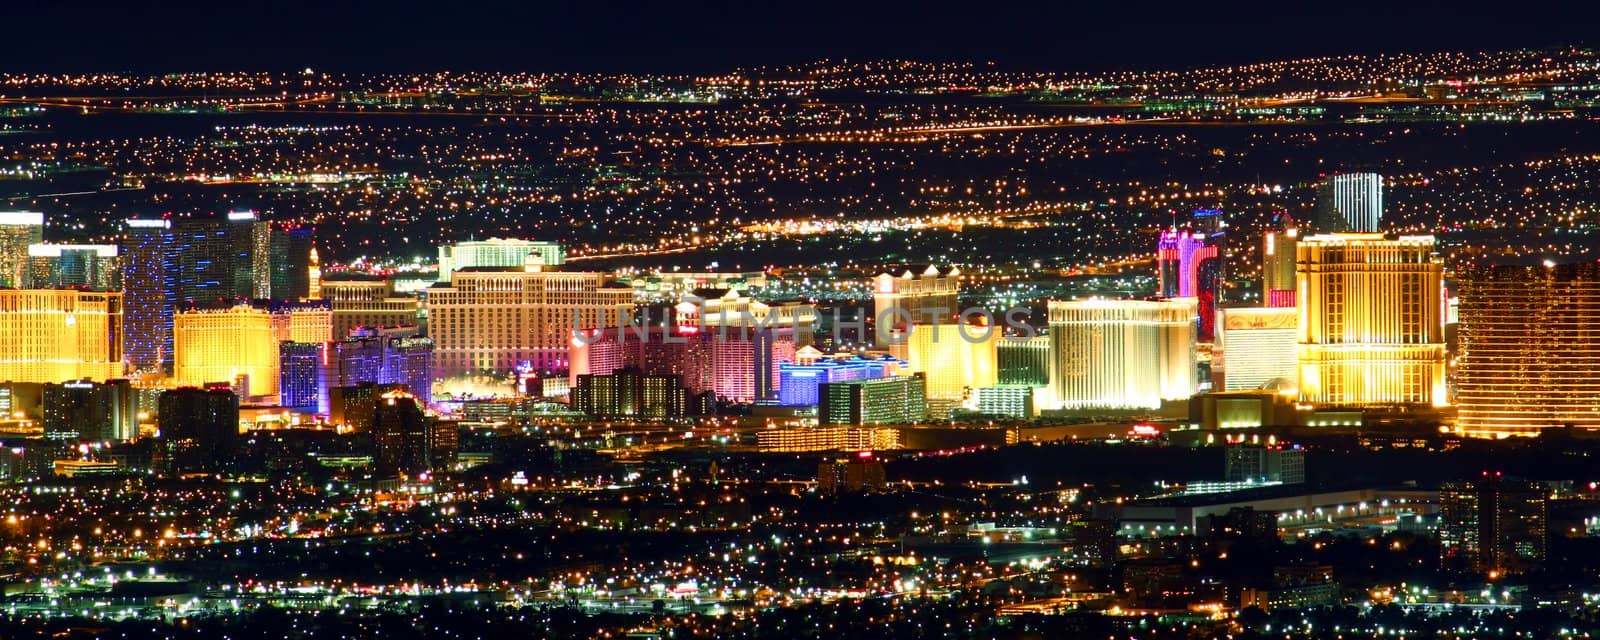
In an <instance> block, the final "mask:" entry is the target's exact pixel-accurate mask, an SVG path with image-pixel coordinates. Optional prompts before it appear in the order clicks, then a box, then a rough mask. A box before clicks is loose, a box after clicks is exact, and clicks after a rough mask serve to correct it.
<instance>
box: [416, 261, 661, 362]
mask: <svg viewBox="0 0 1600 640" xmlns="http://www.w3.org/2000/svg"><path fill="white" fill-rule="evenodd" d="M536 257H537V256H536V255H535V256H530V258H529V261H528V264H527V265H526V266H524V267H522V268H520V269H515V268H503V267H469V268H465V269H456V270H454V271H451V272H450V282H449V284H448V285H434V286H433V287H430V288H429V289H428V291H427V300H426V304H425V308H426V309H427V312H428V334H429V336H430V337H432V338H433V344H434V351H433V356H434V359H433V370H434V375H435V376H438V377H451V376H458V375H463V374H470V373H491V372H492V373H508V372H511V371H516V370H518V369H528V370H532V371H558V370H565V369H566V368H567V350H568V349H569V348H570V347H571V345H572V341H573V339H574V333H573V330H574V329H592V328H597V327H615V326H617V323H618V321H619V320H618V319H619V317H628V318H631V317H632V316H633V288H632V287H627V286H621V285H616V284H614V283H612V282H610V281H609V280H608V279H607V277H606V275H605V274H602V273H583V272H564V271H546V270H545V268H544V267H543V265H542V264H540V263H539V262H538V260H536V259H535V258H536Z"/></svg>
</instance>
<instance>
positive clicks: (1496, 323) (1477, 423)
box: [1456, 262, 1600, 435]
mask: <svg viewBox="0 0 1600 640" xmlns="http://www.w3.org/2000/svg"><path fill="white" fill-rule="evenodd" d="M1457 285H1458V293H1459V296H1460V301H1461V302H1460V318H1461V319H1460V324H1458V325H1457V327H1458V328H1457V336H1458V340H1459V342H1460V356H1459V358H1457V360H1456V408H1457V423H1456V424H1457V426H1458V427H1459V428H1460V429H1461V430H1462V431H1465V432H1467V433H1471V434H1476V435H1498V434H1506V433H1512V434H1535V433H1538V432H1539V431H1540V430H1541V429H1550V428H1559V427H1562V426H1564V425H1572V426H1575V427H1578V428H1589V429H1596V428H1600V344H1597V343H1596V341H1595V340H1594V336H1595V335H1597V334H1600V264H1596V263H1594V262H1584V263H1577V264H1556V263H1553V262H1547V263H1544V264H1534V265H1509V264H1507V265H1479V266H1473V267H1468V268H1464V269H1462V270H1461V272H1460V274H1459V277H1458V279H1457Z"/></svg>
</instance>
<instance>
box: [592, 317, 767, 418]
mask: <svg viewBox="0 0 1600 640" xmlns="http://www.w3.org/2000/svg"><path fill="white" fill-rule="evenodd" d="M568 353H569V358H570V360H569V362H568V365H569V366H568V375H569V383H570V384H572V385H574V386H576V385H577V384H578V376H580V375H584V374H599V375H604V374H609V373H611V372H614V371H618V370H621V369H626V368H636V369H639V370H641V371H643V372H645V373H647V374H659V375H671V376H677V377H678V378H679V379H680V380H682V382H683V386H684V388H685V389H687V390H688V392H689V393H690V394H691V395H698V394H702V393H706V392H712V393H714V394H715V396H716V398H717V399H718V400H721V401H723V402H731V403H741V404H742V403H751V402H755V401H758V400H766V399H770V398H772V397H774V396H775V395H776V394H777V391H778V385H779V379H778V378H779V363H780V362H785V361H789V360H792V359H793V358H794V354H795V345H794V337H793V329H792V328H789V329H784V328H775V329H760V330H755V329H748V330H740V329H734V328H718V329H704V328H701V327H695V326H683V325H679V326H672V327H663V326H660V325H650V326H645V327H626V328H618V327H615V326H612V327H607V328H604V329H586V330H584V332H583V338H582V339H577V340H571V341H570V346H569V348H568Z"/></svg>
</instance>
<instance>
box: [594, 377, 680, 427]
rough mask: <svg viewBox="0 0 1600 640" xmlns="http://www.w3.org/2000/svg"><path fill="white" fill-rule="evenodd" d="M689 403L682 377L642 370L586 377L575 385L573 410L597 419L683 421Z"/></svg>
mask: <svg viewBox="0 0 1600 640" xmlns="http://www.w3.org/2000/svg"><path fill="white" fill-rule="evenodd" d="M688 404H689V403H688V394H687V393H686V392H685V390H684V388H683V383H682V382H681V381H680V380H679V379H678V376H674V375H665V374H648V373H644V372H641V371H640V370H638V369H619V370H617V371H613V372H611V373H606V374H592V373H591V374H584V375H581V376H578V381H577V383H576V384H574V385H572V410H573V411H580V412H583V413H584V414H586V415H589V416H592V417H597V418H656V419H668V418H681V417H683V416H684V415H685V413H686V411H687V407H688Z"/></svg>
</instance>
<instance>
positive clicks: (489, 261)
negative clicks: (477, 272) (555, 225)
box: [439, 238, 567, 282]
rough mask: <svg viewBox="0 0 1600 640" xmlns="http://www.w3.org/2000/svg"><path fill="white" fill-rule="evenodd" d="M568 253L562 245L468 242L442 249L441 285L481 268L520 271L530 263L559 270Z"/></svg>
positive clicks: (440, 256) (496, 241)
mask: <svg viewBox="0 0 1600 640" xmlns="http://www.w3.org/2000/svg"><path fill="white" fill-rule="evenodd" d="M566 260H567V251H566V248H565V247H563V246H562V245H561V244H560V243H558V242H540V241H536V240H515V239H507V238H490V239H488V240H468V241H466V242H457V243H455V244H450V245H444V246H441V247H439V282H450V274H452V273H455V272H456V271H459V270H462V269H473V268H478V267H489V268H520V267H522V266H523V265H526V264H528V263H529V262H534V263H537V264H538V265H539V266H542V267H559V266H561V265H562V264H564V263H565V262H566Z"/></svg>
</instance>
